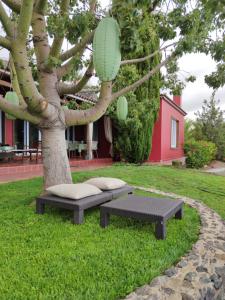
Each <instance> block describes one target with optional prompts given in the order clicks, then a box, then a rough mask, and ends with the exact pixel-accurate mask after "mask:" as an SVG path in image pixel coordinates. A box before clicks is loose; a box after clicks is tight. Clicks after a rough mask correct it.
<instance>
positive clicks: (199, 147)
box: [184, 140, 217, 169]
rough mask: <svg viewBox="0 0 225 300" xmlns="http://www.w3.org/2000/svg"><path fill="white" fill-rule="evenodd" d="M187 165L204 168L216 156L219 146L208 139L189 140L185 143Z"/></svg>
mask: <svg viewBox="0 0 225 300" xmlns="http://www.w3.org/2000/svg"><path fill="white" fill-rule="evenodd" d="M184 151H185V154H186V156H187V157H186V166H187V167H188V168H196V169H198V168H202V167H204V165H207V164H209V163H210V162H211V161H212V160H213V159H214V158H215V156H216V152H217V148H216V145H215V144H214V143H211V142H206V141H194V140H192V141H188V142H187V143H186V144H185V145H184Z"/></svg>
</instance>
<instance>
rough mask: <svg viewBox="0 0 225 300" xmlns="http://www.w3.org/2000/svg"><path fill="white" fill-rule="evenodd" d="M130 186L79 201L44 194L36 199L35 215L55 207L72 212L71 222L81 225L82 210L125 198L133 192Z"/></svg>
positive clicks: (82, 218)
mask: <svg viewBox="0 0 225 300" xmlns="http://www.w3.org/2000/svg"><path fill="white" fill-rule="evenodd" d="M133 190H134V188H133V187H131V186H128V185H126V186H124V187H122V188H119V189H115V190H110V191H103V192H102V193H101V194H98V195H94V196H89V197H85V198H82V199H79V200H72V199H68V198H61V197H57V196H55V195H52V194H46V195H43V196H40V197H37V198H36V213H37V214H44V212H45V205H46V204H48V205H51V206H56V207H60V208H64V209H68V210H72V211H73V219H72V222H73V223H74V224H82V223H83V221H84V210H85V209H88V208H91V207H95V206H98V205H100V204H102V203H105V202H107V201H111V200H112V199H116V198H119V197H123V196H127V195H128V194H131V193H132V192H133Z"/></svg>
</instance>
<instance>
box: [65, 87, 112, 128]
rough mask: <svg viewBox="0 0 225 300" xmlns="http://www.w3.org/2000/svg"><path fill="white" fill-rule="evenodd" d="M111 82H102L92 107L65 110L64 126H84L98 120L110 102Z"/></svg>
mask: <svg viewBox="0 0 225 300" xmlns="http://www.w3.org/2000/svg"><path fill="white" fill-rule="evenodd" d="M111 93H112V82H111V81H108V82H102V85H101V91H100V97H99V100H98V102H97V103H96V104H95V106H94V107H92V108H89V109H86V110H71V109H69V110H65V118H66V125H67V126H73V125H84V124H88V123H90V122H94V121H96V120H97V119H99V118H100V117H101V116H102V115H104V113H105V112H106V110H107V107H108V106H109V104H110V101H111Z"/></svg>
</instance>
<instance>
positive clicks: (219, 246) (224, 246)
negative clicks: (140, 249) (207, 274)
mask: <svg viewBox="0 0 225 300" xmlns="http://www.w3.org/2000/svg"><path fill="white" fill-rule="evenodd" d="M215 247H216V248H217V249H219V250H222V251H223V252H225V243H223V244H221V243H217V244H216V245H215Z"/></svg>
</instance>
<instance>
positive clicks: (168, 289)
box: [162, 287, 175, 296]
mask: <svg viewBox="0 0 225 300" xmlns="http://www.w3.org/2000/svg"><path fill="white" fill-rule="evenodd" d="M162 290H163V291H164V293H165V294H167V295H169V296H170V295H173V294H175V291H174V290H173V289H171V288H168V287H166V288H164V287H163V288H162Z"/></svg>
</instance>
